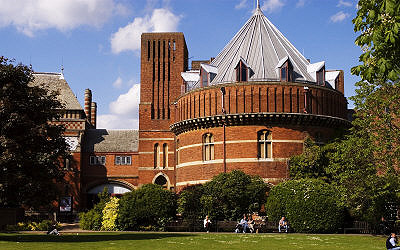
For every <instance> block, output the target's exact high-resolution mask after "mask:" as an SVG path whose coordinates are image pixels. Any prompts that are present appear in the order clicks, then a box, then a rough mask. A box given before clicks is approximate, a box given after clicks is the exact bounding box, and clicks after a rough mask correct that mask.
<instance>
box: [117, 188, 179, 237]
mask: <svg viewBox="0 0 400 250" xmlns="http://www.w3.org/2000/svg"><path fill="white" fill-rule="evenodd" d="M175 213H176V196H175V194H174V193H173V192H171V191H169V190H164V189H163V188H162V187H161V186H159V185H155V184H146V185H143V186H142V187H141V188H139V189H137V190H135V191H132V192H130V193H127V194H125V195H124V196H123V197H122V198H121V200H120V202H119V213H118V217H117V226H118V228H119V229H121V230H153V229H156V230H163V229H164V228H165V225H166V224H167V223H168V222H169V221H171V220H172V218H173V217H174V216H175Z"/></svg>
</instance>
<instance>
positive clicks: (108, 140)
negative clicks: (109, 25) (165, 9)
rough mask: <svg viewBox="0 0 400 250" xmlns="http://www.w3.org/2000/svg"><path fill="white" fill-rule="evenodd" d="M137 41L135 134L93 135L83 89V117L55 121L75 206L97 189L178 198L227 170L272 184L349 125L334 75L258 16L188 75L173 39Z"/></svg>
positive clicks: (180, 42) (177, 39) (338, 75)
mask: <svg viewBox="0 0 400 250" xmlns="http://www.w3.org/2000/svg"><path fill="white" fill-rule="evenodd" d="M141 39H142V41H141V83H140V84H141V92H140V105H139V130H101V129H95V126H96V108H95V104H94V103H92V100H91V93H90V90H87V92H86V93H85V109H84V111H83V110H82V108H79V109H75V108H76V107H74V109H71V110H69V109H67V111H66V112H67V113H66V117H64V118H63V120H62V121H61V122H64V123H65V124H66V125H67V132H66V137H67V138H69V140H71V141H72V142H73V143H74V142H75V144H76V147H75V148H73V149H72V156H73V160H74V163H75V164H76V166H77V168H76V169H77V170H78V171H75V172H74V175H72V177H71V180H74V181H75V184H74V188H73V189H71V190H75V193H74V194H72V195H73V196H74V200H75V201H76V204H77V205H78V204H79V205H80V206H81V207H86V206H88V205H89V204H90V202H91V200H92V199H93V198H94V195H95V194H96V193H97V192H99V191H101V190H102V189H103V188H104V187H105V186H108V187H109V190H110V192H111V193H114V194H122V193H125V192H128V191H129V190H132V189H134V188H137V187H139V186H140V185H143V184H146V183H157V184H160V185H163V186H165V187H166V188H168V189H171V190H180V189H182V188H183V187H184V186H187V185H193V184H198V183H204V182H206V181H209V180H210V179H211V178H212V177H213V176H215V175H217V174H219V173H222V172H229V171H232V170H234V169H240V170H243V171H244V172H246V173H248V174H251V175H260V176H261V177H262V178H263V179H264V180H265V181H266V182H271V183H278V182H280V181H283V180H285V179H286V178H288V169H287V162H288V159H289V158H290V156H292V155H295V154H300V153H301V152H302V151H303V142H304V140H305V139H306V138H307V137H311V138H312V139H314V140H315V141H317V142H320V143H323V142H325V141H327V140H329V139H331V138H332V137H333V136H334V134H335V130H337V129H342V128H345V127H348V126H349V121H348V120H347V101H346V98H345V97H344V77H343V71H341V70H326V68H325V62H317V63H313V64H311V63H310V62H309V60H307V59H306V58H305V57H304V56H303V55H302V54H301V53H299V51H298V50H297V49H296V48H295V47H294V46H293V45H292V44H291V43H290V42H289V41H288V40H287V39H286V38H285V37H284V36H283V35H282V33H281V32H279V30H278V29H277V28H276V27H275V26H274V25H273V24H272V23H271V22H270V21H269V20H268V19H267V18H266V17H265V16H264V14H263V13H262V12H261V10H260V8H257V10H256V11H255V13H254V14H253V16H252V17H251V18H250V19H249V20H248V21H247V22H246V24H245V25H244V26H243V27H242V29H240V30H239V32H238V33H237V34H236V35H235V36H234V37H233V38H232V40H231V41H230V42H229V43H228V44H227V45H226V46H225V48H224V49H223V50H222V51H221V52H220V54H219V55H217V56H216V57H215V58H211V59H210V60H209V61H193V62H192V67H191V69H189V65H188V49H187V46H186V42H185V38H184V35H183V34H182V33H145V34H142V37H141ZM100 98H101V97H100ZM75 99H76V98H75ZM70 113H71V115H68V114H70ZM77 124H79V125H77ZM71 138H72V139H71ZM73 143H72V145H74V144H73ZM69 192H71V191H69Z"/></svg>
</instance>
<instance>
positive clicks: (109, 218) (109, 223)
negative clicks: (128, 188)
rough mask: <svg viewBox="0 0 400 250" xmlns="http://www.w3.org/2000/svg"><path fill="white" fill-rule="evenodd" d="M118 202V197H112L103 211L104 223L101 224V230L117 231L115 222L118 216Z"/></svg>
mask: <svg viewBox="0 0 400 250" xmlns="http://www.w3.org/2000/svg"><path fill="white" fill-rule="evenodd" d="M118 201H119V199H118V198H116V197H112V198H111V199H110V201H109V202H107V203H106V205H105V206H104V209H103V221H102V222H101V230H107V231H112V230H116V225H115V221H116V220H117V216H118V205H119V204H118Z"/></svg>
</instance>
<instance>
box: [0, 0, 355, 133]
mask: <svg viewBox="0 0 400 250" xmlns="http://www.w3.org/2000/svg"><path fill="white" fill-rule="evenodd" d="M255 2H256V1H255V0H52V1H48V0H0V37H1V38H2V39H0V55H3V56H6V57H8V58H14V59H15V60H16V61H17V62H22V63H23V64H27V65H29V64H32V66H33V69H34V70H35V71H37V72H60V68H61V64H63V65H64V75H65V79H66V80H67V82H68V83H69V84H70V86H71V88H72V90H73V92H74V93H75V95H76V96H77V97H78V100H79V102H80V103H81V105H82V106H83V96H84V90H85V89H86V88H90V89H91V90H92V92H93V100H94V101H95V102H97V106H98V119H97V122H98V127H99V128H108V129H131V128H138V123H137V113H138V104H139V82H140V50H139V44H140V34H141V32H153V31H180V32H183V33H184V35H185V38H186V43H187V45H188V50H189V57H190V58H191V59H193V60H201V59H209V58H210V57H215V56H216V55H217V54H218V53H219V52H220V51H221V50H222V49H223V47H224V46H225V45H226V44H227V43H228V42H229V40H230V39H231V38H232V37H233V36H234V35H235V34H236V32H237V31H239V29H240V28H241V27H242V25H243V24H244V23H245V22H246V21H247V19H248V18H250V16H251V15H252V13H253V10H254V7H255ZM356 3H357V1H355V0H260V5H261V8H262V10H263V12H264V14H265V15H266V16H267V17H268V18H269V19H270V21H271V22H272V23H273V24H274V25H275V26H276V27H277V28H278V29H279V30H280V31H281V32H282V33H283V34H284V35H285V36H286V38H288V40H289V41H290V42H291V43H292V44H293V45H294V46H295V47H296V48H297V49H298V50H299V51H300V52H301V53H303V54H304V55H305V57H306V58H309V59H311V63H313V62H319V61H326V66H327V69H343V70H344V71H345V95H346V97H349V96H352V95H354V90H355V87H354V83H355V82H357V81H358V78H357V77H354V76H352V75H351V74H350V69H351V67H353V66H355V65H357V64H358V57H359V55H360V53H361V50H360V48H358V47H357V46H356V45H355V44H354V40H355V38H356V36H357V35H356V34H355V33H354V31H353V25H352V23H351V20H352V19H353V18H354V17H355V15H356V12H357V9H356ZM349 107H350V108H351V107H352V104H351V103H350V105H349Z"/></svg>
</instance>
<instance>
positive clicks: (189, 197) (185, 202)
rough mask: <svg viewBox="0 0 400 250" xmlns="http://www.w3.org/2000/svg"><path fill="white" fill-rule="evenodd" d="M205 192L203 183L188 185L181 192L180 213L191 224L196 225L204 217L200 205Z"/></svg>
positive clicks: (179, 199)
mask: <svg viewBox="0 0 400 250" xmlns="http://www.w3.org/2000/svg"><path fill="white" fill-rule="evenodd" d="M203 193H204V192H203V186H202V185H195V186H188V187H186V188H184V189H183V190H182V191H181V192H180V193H179V198H178V214H181V216H182V217H183V218H184V219H185V220H186V221H187V222H188V223H189V224H190V225H194V224H195V223H196V222H197V221H198V220H201V219H203V217H204V214H203V213H202V212H203V209H202V206H201V205H200V200H201V197H202V195H203Z"/></svg>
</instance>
